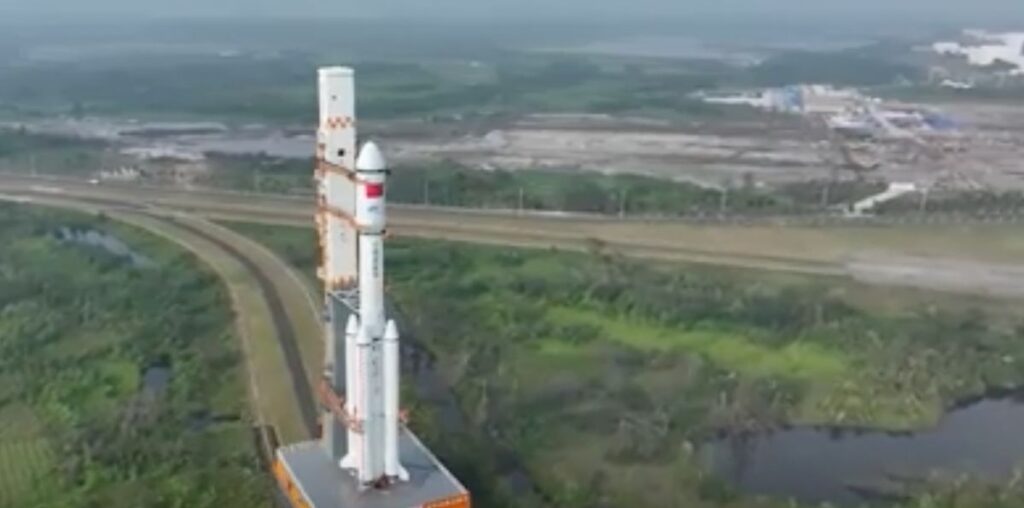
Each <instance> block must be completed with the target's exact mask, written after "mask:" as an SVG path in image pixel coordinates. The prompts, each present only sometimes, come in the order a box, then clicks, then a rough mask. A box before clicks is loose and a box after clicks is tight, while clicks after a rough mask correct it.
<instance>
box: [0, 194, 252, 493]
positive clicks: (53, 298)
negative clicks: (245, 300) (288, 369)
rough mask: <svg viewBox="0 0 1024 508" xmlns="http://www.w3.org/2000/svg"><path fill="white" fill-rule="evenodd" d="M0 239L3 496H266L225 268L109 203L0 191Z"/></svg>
mask: <svg viewBox="0 0 1024 508" xmlns="http://www.w3.org/2000/svg"><path fill="white" fill-rule="evenodd" d="M60 228H70V229H72V230H77V231H97V232H103V233H106V234H110V235H114V236H116V237H117V238H120V239H121V240H123V241H124V242H125V243H126V244H128V245H129V246H130V247H131V248H132V249H134V250H135V251H136V252H137V253H138V254H139V255H141V256H145V258H146V259H148V260H149V261H151V263H137V262H133V261H132V260H131V259H130V258H126V257H124V256H123V255H116V254H113V253H111V252H109V251H107V250H105V249H103V248H101V247H100V246H93V245H91V244H84V243H73V242H70V241H64V240H61V239H60V238H59V237H58V235H57V234H56V232H57V231H58V230H59V229H60ZM0 238H3V242H0V429H2V430H0V506H5V507H6V506H10V507H12V508H15V507H17V508H23V507H54V508H57V507H71V506H75V507H79V506H81V507H88V506H104V507H115V508H116V507H137V506H152V507H173V506H190V507H192V506H195V507H213V506H246V507H249V506H267V503H268V499H269V490H268V486H267V483H266V480H265V478H264V476H263V473H262V472H261V471H260V470H259V465H258V463H257V458H256V453H255V450H254V446H253V438H252V433H251V429H250V427H249V425H248V424H247V421H248V416H247V397H246V392H245V385H244V377H243V375H242V370H241V369H242V367H241V363H240V357H239V352H238V347H237V341H236V338H235V337H234V333H233V326H232V325H233V320H232V315H231V311H230V306H229V304H228V302H227V296H226V294H225V293H224V290H223V289H222V286H221V284H220V283H219V281H218V280H217V279H216V277H214V276H213V275H212V274H210V273H208V272H207V271H205V270H203V269H202V268H200V267H199V266H197V264H196V261H195V259H194V258H193V257H192V256H190V255H188V254H186V253H183V252H182V251H180V250H178V249H176V248H172V247H170V246H169V245H168V244H166V243H165V242H164V241H162V240H159V239H157V238H155V237H152V236H150V235H147V234H144V233H142V232H140V231H138V230H136V229H134V228H130V227H127V226H121V225H118V224H114V223H111V222H109V221H108V220H107V219H105V218H104V217H102V216H100V217H90V216H85V215H80V214H72V213H65V212H54V211H41V210H37V209H30V208H25V207H20V206H14V205H0ZM161 371H164V372H167V373H169V380H168V382H167V383H166V386H164V385H163V383H161V382H160V381H158V380H153V379H151V380H149V381H146V379H147V378H150V377H157V378H158V377H160V374H159V373H160V372H161ZM211 416H218V417H227V419H226V421H222V420H224V419H223V418H217V422H216V423H214V422H213V421H212V420H210V419H209V418H210V417H211Z"/></svg>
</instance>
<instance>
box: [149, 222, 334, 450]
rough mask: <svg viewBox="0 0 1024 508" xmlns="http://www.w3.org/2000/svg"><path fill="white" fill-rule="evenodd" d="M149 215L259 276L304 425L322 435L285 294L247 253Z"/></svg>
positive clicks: (189, 227)
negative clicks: (319, 431) (222, 252)
mask: <svg viewBox="0 0 1024 508" xmlns="http://www.w3.org/2000/svg"><path fill="white" fill-rule="evenodd" d="M147 215H149V216H150V217H152V218H155V219H159V220H165V221H168V222H170V223H172V224H174V226H175V227H178V228H181V229H183V230H185V231H187V232H188V233H189V234H192V235H195V236H197V237H200V238H202V239H203V240H205V241H207V242H210V243H212V244H214V245H216V246H217V247H218V248H220V249H222V250H223V251H224V252H226V253H227V254H228V255H229V256H231V257H232V258H234V259H235V260H236V261H238V262H239V263H241V264H242V266H244V267H245V268H246V270H249V271H250V272H251V273H252V274H253V277H255V279H256V282H257V284H258V285H259V287H260V292H262V293H263V296H264V298H266V300H267V306H268V307H269V308H270V317H271V320H272V321H273V323H274V332H275V335H276V336H277V340H278V344H279V345H280V346H281V351H282V352H283V354H284V360H285V366H286V368H287V369H288V374H289V376H290V377H291V379H292V386H293V387H294V390H295V398H296V400H297V401H298V404H299V408H300V411H301V414H300V416H301V417H302V422H303V425H304V426H305V427H306V429H307V430H308V431H309V433H310V435H311V436H315V435H316V434H317V432H318V422H317V414H316V402H315V398H314V396H313V388H312V387H311V386H310V384H309V378H308V377H307V376H306V369H305V367H304V366H303V364H302V355H301V354H300V353H299V348H298V343H297V341H296V340H297V339H296V335H295V327H294V326H293V325H292V322H291V319H289V317H288V313H287V312H286V311H285V308H284V302H282V301H281V295H279V294H278V292H277V289H276V288H275V287H274V284H273V282H271V280H270V277H269V276H268V275H267V274H266V273H264V271H263V270H262V269H261V268H260V267H259V265H257V264H256V262H255V261H253V260H252V259H250V258H249V257H248V256H246V255H245V254H243V253H242V252H241V251H240V250H239V249H238V248H237V247H235V246H234V245H231V244H230V243H228V242H226V241H224V240H222V239H220V238H217V237H216V236H214V235H212V234H210V233H209V232H207V231H204V230H202V229H200V228H197V227H195V226H193V225H191V224H187V223H185V222H183V221H180V220H177V219H175V218H174V217H163V216H160V215H157V214H147Z"/></svg>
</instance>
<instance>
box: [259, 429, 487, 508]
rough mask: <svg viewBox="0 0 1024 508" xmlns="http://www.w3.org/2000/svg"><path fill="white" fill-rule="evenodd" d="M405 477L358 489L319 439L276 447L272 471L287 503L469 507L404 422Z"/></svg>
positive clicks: (296, 507)
mask: <svg viewBox="0 0 1024 508" xmlns="http://www.w3.org/2000/svg"><path fill="white" fill-rule="evenodd" d="M399 453H400V456H401V457H400V458H401V462H402V465H403V466H405V468H406V470H408V471H409V481H408V482H402V483H397V484H395V485H392V486H390V487H388V488H387V489H386V490H376V489H367V490H364V491H360V490H359V487H358V485H357V484H356V481H355V479H354V478H353V477H352V475H351V474H349V472H347V471H344V470H342V469H340V468H339V467H338V465H337V464H334V463H333V462H332V460H331V458H330V455H328V453H327V452H326V451H325V450H324V447H323V444H322V443H321V442H320V441H307V442H303V443H298V444H294V445H290V446H285V447H282V448H279V449H278V450H277V457H276V460H275V462H274V476H275V477H276V479H277V482H278V485H279V486H280V487H281V490H282V491H283V492H284V494H285V495H286V497H287V498H288V500H289V501H290V502H291V504H292V508H469V507H470V499H469V492H467V491H466V488H465V487H463V486H462V484H461V483H459V481H458V480H457V479H455V477H454V476H452V474H451V473H449V472H448V470H447V469H445V467H444V466H443V465H441V462H440V461H438V460H437V458H436V457H434V455H433V454H432V453H430V450H428V449H427V447H426V446H424V445H423V443H422V442H420V440H419V439H418V438H417V437H416V436H415V435H413V434H412V432H410V431H409V430H408V429H406V428H405V427H404V426H403V427H402V429H401V432H400V437H399Z"/></svg>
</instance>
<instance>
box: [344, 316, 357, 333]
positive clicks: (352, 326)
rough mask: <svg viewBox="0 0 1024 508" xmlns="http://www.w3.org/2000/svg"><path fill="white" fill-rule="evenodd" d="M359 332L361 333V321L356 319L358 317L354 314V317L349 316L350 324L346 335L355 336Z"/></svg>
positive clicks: (346, 329)
mask: <svg viewBox="0 0 1024 508" xmlns="http://www.w3.org/2000/svg"><path fill="white" fill-rule="evenodd" d="M358 332H359V320H358V319H356V316H355V315H354V314H353V315H349V317H348V324H347V325H346V326H345V334H346V335H355V334H356V333H358Z"/></svg>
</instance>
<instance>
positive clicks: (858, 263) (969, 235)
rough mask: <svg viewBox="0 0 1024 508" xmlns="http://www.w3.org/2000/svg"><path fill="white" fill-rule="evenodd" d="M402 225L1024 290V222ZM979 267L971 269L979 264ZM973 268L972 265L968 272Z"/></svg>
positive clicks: (214, 201) (135, 197)
mask: <svg viewBox="0 0 1024 508" xmlns="http://www.w3.org/2000/svg"><path fill="white" fill-rule="evenodd" d="M0 193H5V194H15V195H18V196H24V197H27V198H40V197H73V198H75V199H78V200H86V201H91V202H95V203H99V204H103V205H105V206H127V207H136V208H137V207H143V208H144V207H153V206H157V207H161V208H165V209H172V210H181V211H187V212H190V213H193V214H196V215H200V216H204V217H208V218H213V219H222V220H239V221H250V222H263V223H270V224H282V225H292V226H299V227H310V226H311V225H312V220H311V218H312V215H313V213H314V210H313V206H312V203H311V198H309V197H296V196H284V195H265V194H250V193H233V192H226V191H219V190H218V191H215V190H208V189H206V190H203V189H201V190H182V189H176V188H167V187H154V186H148V187H147V186H137V185H114V184H106V183H104V184H102V185H92V184H89V183H88V182H84V181H81V180H73V179H47V178H34V177H28V176H21V175H3V174H0ZM389 213H390V224H391V226H392V232H393V233H395V234H397V235H399V236H412V237H422V238H434V239H445V240H455V241H464V242H473V243H483V244H492V245H512V246H519V247H535V248H551V247H556V248H561V249H566V250H590V249H603V250H606V251H608V252H613V253H616V254H621V255H626V256H631V257H637V258H646V259H658V260H666V261H684V262H696V263H708V264H716V265H726V266H739V267H744V268H754V269H766V270H780V271H787V272H796V273H805V274H813V275H824V276H835V277H849V278H852V279H855V280H858V281H861V282H865V283H868V284H876V285H894V286H908V287H917V288H922V289H928V290H941V291H947V292H958V293H968V294H974V295H984V296H996V297H1004V298H1019V297H1021V296H1022V295H1021V291H1020V290H1019V289H1018V288H1019V287H1024V271H1022V270H1020V269H1018V268H1024V264H1022V263H1024V261H1022V260H1024V242H1018V241H1015V240H1014V238H1021V237H1022V236H1024V235H1021V233H1024V229H1021V228H1015V227H1011V226H991V227H983V226H978V225H975V226H970V227H959V228H955V227H948V226H943V227H931V228H929V227H921V226H915V227H912V228H909V227H908V228H902V229H901V228H885V227H839V228H810V227H805V228H795V227H793V228H782V227H770V226H695V225H692V224H683V223H680V222H678V221H667V220H654V221H652V220H625V221H624V220H617V219H613V218H608V217H598V216H585V215H565V214H561V215H560V214H535V213H531V214H525V215H520V214H516V213H514V212H508V211H485V210H466V209H450V208H431V207H416V206H402V205H395V206H392V207H390V208H389ZM968 268H969V270H968ZM965 272H970V274H973V275H970V276H965V275H964V273H965Z"/></svg>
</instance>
